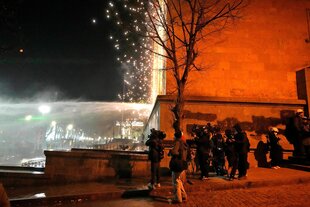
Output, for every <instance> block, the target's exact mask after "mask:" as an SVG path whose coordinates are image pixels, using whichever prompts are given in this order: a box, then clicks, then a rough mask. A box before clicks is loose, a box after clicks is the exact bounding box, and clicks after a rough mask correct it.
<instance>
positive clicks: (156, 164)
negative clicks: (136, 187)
mask: <svg viewBox="0 0 310 207" xmlns="http://www.w3.org/2000/svg"><path fill="white" fill-rule="evenodd" d="M148 137H149V139H148V140H147V141H146V143H145V145H146V146H148V147H149V154H148V158H149V160H150V161H151V181H150V183H149V184H148V187H149V188H150V189H155V188H156V187H158V188H159V187H160V173H159V168H160V161H161V160H162V159H163V158H164V147H163V143H162V140H163V139H164V138H165V137H166V134H165V133H164V132H162V131H159V130H155V129H151V134H150V135H149V136H148Z"/></svg>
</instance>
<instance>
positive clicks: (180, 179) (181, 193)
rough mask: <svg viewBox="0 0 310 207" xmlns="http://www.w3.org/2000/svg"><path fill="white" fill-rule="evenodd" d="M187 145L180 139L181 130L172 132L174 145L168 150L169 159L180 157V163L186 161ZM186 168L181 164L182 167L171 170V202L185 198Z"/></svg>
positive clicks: (184, 199)
mask: <svg viewBox="0 0 310 207" xmlns="http://www.w3.org/2000/svg"><path fill="white" fill-rule="evenodd" d="M188 150H189V146H188V145H187V144H186V141H185V139H182V132H181V131H178V132H176V133H174V145H173V147H172V149H171V150H170V152H169V155H170V156H171V159H180V160H181V161H182V163H186V162H187V155H188ZM186 168H187V166H183V167H182V169H179V170H173V169H171V171H172V174H171V176H172V185H173V199H172V202H173V203H182V202H183V201H186V200H187V194H186V191H185V188H184V183H185V180H186Z"/></svg>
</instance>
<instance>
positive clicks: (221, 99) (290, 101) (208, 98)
mask: <svg viewBox="0 0 310 207" xmlns="http://www.w3.org/2000/svg"><path fill="white" fill-rule="evenodd" d="M185 99H186V102H216V103H238V104H268V105H274V104H275V105H300V106H304V105H306V100H300V99H258V98H244V97H211V96H187V97H185ZM173 100H174V96H172V95H159V96H157V99H156V102H159V101H164V102H172V101H173Z"/></svg>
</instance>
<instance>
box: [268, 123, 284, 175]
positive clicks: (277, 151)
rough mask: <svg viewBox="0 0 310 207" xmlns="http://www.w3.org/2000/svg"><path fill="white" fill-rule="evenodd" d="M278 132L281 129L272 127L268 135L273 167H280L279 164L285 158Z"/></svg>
mask: <svg viewBox="0 0 310 207" xmlns="http://www.w3.org/2000/svg"><path fill="white" fill-rule="evenodd" d="M278 132H279V130H278V129H277V128H276V127H271V129H270V130H269V132H268V135H267V144H268V147H269V149H270V159H271V162H270V164H271V167H272V168H273V169H279V168H280V167H279V164H280V163H281V162H282V160H283V149H282V147H281V145H280V144H279V141H280V138H279V137H278V136H277V134H278Z"/></svg>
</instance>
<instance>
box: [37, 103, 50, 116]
mask: <svg viewBox="0 0 310 207" xmlns="http://www.w3.org/2000/svg"><path fill="white" fill-rule="evenodd" d="M39 111H40V112H41V113H42V114H48V113H50V111H51V107H50V106H48V105H41V106H39Z"/></svg>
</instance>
